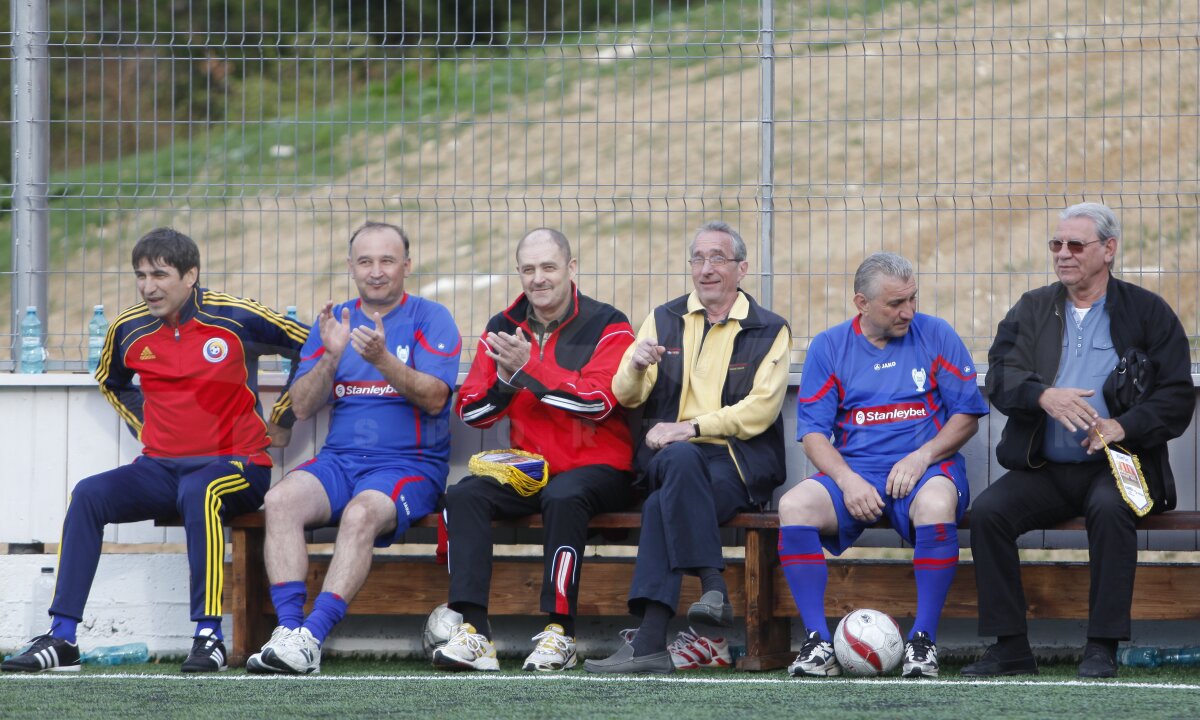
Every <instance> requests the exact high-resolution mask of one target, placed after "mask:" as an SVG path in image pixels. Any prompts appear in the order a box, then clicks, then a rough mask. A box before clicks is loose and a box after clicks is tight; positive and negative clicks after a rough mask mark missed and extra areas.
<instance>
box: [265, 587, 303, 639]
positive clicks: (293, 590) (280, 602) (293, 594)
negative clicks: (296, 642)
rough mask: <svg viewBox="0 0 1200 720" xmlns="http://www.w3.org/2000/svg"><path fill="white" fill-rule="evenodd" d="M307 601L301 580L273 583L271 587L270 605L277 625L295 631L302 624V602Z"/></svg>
mask: <svg viewBox="0 0 1200 720" xmlns="http://www.w3.org/2000/svg"><path fill="white" fill-rule="evenodd" d="M307 599H308V588H307V587H306V586H305V585H304V581H303V580H292V581H289V582H281V583H275V584H274V585H272V586H271V604H273V605H274V606H275V615H276V616H277V617H278V618H279V624H280V625H282V626H284V627H285V628H287V629H288V630H295V629H296V628H298V627H300V626H301V625H302V624H303V623H304V601H305V600H307Z"/></svg>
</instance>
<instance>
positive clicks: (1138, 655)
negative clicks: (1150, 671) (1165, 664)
mask: <svg viewBox="0 0 1200 720" xmlns="http://www.w3.org/2000/svg"><path fill="white" fill-rule="evenodd" d="M1162 661H1163V659H1162V655H1161V654H1160V653H1159V651H1158V648H1156V647H1139V646H1136V645H1130V646H1128V647H1123V648H1121V649H1120V650H1118V651H1117V664H1119V665H1124V666H1125V667H1139V668H1156V667H1158V666H1159V665H1161V664H1162Z"/></svg>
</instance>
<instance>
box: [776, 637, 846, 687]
mask: <svg viewBox="0 0 1200 720" xmlns="http://www.w3.org/2000/svg"><path fill="white" fill-rule="evenodd" d="M841 674H842V666H841V664H840V663H839V662H838V659H837V655H836V654H835V653H834V652H833V643H831V642H829V641H828V640H823V639H822V638H821V633H819V632H817V631H816V630H813V631H811V632H809V633H808V636H807V637H805V638H804V644H803V645H801V646H800V654H799V655H797V656H796V659H795V660H793V661H792V664H791V665H788V675H791V676H792V677H805V676H807V677H836V676H838V675H841Z"/></svg>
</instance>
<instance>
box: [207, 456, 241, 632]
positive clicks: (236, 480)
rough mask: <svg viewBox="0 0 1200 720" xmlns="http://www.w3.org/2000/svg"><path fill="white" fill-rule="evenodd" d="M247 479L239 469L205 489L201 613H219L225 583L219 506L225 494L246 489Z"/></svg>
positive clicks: (222, 528)
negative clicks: (238, 471) (203, 569)
mask: <svg viewBox="0 0 1200 720" xmlns="http://www.w3.org/2000/svg"><path fill="white" fill-rule="evenodd" d="M249 487H250V482H249V481H248V480H246V478H245V477H243V476H242V475H241V474H240V473H238V474H235V475H226V476H225V477H220V478H217V479H216V480H213V481H212V482H210V483H209V484H208V489H207V490H205V492H204V526H205V533H204V535H205V538H204V539H205V573H204V614H205V615H208V616H211V617H220V616H221V593H222V591H223V590H224V587H225V529H224V527H223V526H222V525H221V508H222V507H223V506H224V504H225V503H224V501H222V500H221V498H222V497H224V496H225V495H229V494H230V493H235V492H238V491H239V490H245V489H247V488H249Z"/></svg>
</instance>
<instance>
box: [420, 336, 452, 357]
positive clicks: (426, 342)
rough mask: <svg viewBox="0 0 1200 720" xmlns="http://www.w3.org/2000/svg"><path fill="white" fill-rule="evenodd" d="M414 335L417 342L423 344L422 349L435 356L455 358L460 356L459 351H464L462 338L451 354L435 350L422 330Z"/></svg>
mask: <svg viewBox="0 0 1200 720" xmlns="http://www.w3.org/2000/svg"><path fill="white" fill-rule="evenodd" d="M413 335H414V337H416V338H417V342H419V343H421V347H423V348H425V349H426V350H428V351H429V352H431V353H433V354H434V355H441V356H442V357H453V356H455V355H457V354H458V351H459V350H461V349H462V338H461V337H460V338H459V339H458V344H457V345H455V346H454V349H453V350H450V351H449V352H443V351H441V350H436V349H434V348H433V346H431V345H430V344H429V340H427V339H426V338H425V333H423V332H421V331H420V330H418V331H416V332H415V333H413Z"/></svg>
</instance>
